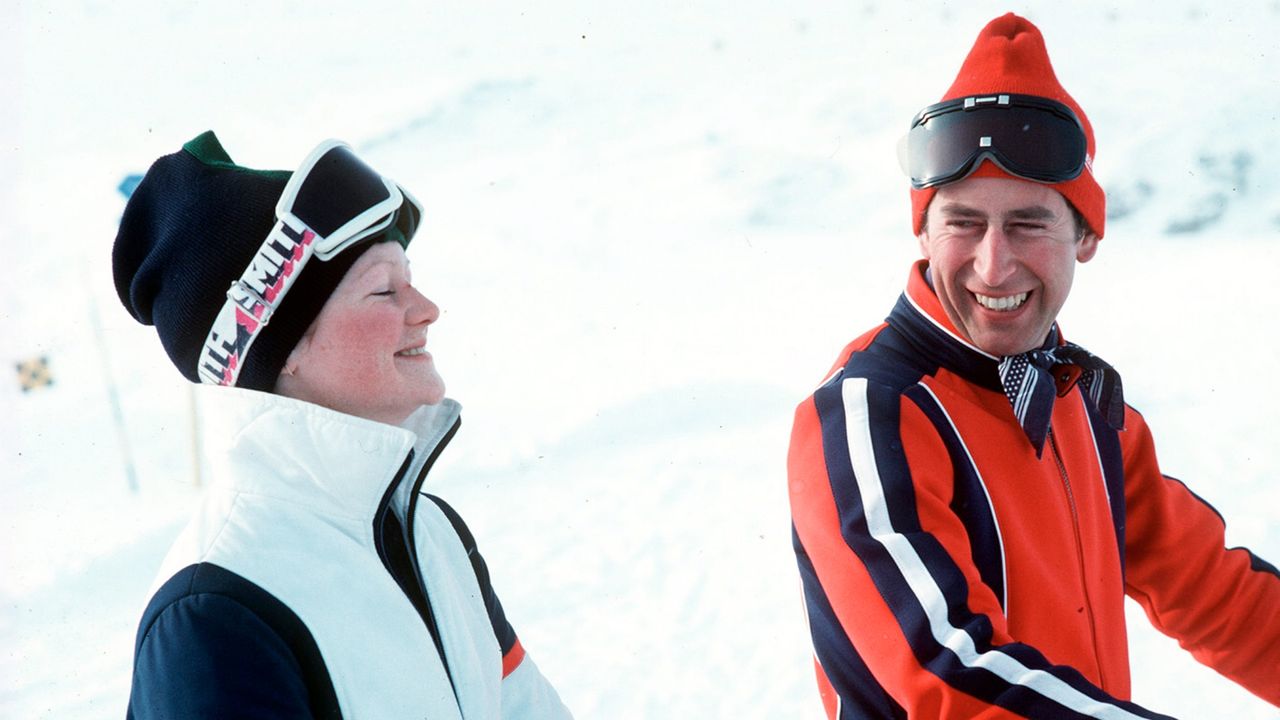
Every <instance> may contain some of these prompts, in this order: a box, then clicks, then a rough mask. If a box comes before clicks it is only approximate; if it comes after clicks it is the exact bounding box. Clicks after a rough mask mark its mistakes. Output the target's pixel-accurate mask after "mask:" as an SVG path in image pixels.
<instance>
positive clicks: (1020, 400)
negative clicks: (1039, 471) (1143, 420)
mask: <svg viewBox="0 0 1280 720" xmlns="http://www.w3.org/2000/svg"><path fill="white" fill-rule="evenodd" d="M1070 366H1074V367H1075V368H1078V370H1079V373H1080V379H1079V382H1080V387H1082V388H1083V389H1084V393H1085V395H1087V396H1088V397H1089V399H1090V400H1091V401H1092V402H1093V405H1094V407H1096V408H1098V411H1099V412H1101V413H1102V417H1103V419H1104V420H1106V422H1107V425H1109V426H1110V427H1111V428H1112V429H1114V430H1123V429H1124V391H1123V389H1122V388H1121V385H1120V373H1118V372H1116V369H1115V368H1113V367H1111V366H1110V365H1108V364H1107V363H1106V361H1104V360H1103V359H1102V358H1099V357H1097V356H1096V355H1094V354H1093V353H1090V352H1089V351H1088V350H1085V349H1084V348H1082V347H1080V346H1079V345H1075V344H1072V343H1066V344H1064V345H1059V346H1057V347H1052V348H1049V349H1044V350H1032V351H1031V352H1025V353H1022V354H1021V355H1007V356H1005V357H1003V358H1001V360H1000V383H1001V384H1002V385H1004V394H1005V396H1006V397H1008V398H1009V403H1010V404H1011V405H1013V414H1014V417H1016V418H1017V419H1018V423H1019V424H1020V425H1022V429H1023V431H1024V432H1026V434H1027V439H1028V440H1030V441H1031V444H1032V445H1033V446H1035V449H1036V456H1037V457H1039V456H1040V454H1041V453H1042V452H1043V451H1044V441H1045V438H1046V437H1047V436H1048V434H1049V421H1050V419H1051V418H1052V416H1053V401H1054V399H1055V398H1056V397H1057V395H1058V386H1057V383H1056V381H1055V375H1063V376H1064V377H1063V379H1064V380H1067V381H1069V380H1070V378H1071V375H1072V372H1070ZM1064 371H1066V372H1064ZM1064 393H1065V390H1064Z"/></svg>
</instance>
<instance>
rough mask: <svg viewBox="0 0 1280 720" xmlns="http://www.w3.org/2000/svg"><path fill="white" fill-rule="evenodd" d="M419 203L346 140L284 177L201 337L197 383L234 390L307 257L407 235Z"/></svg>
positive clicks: (322, 148) (328, 145)
mask: <svg viewBox="0 0 1280 720" xmlns="http://www.w3.org/2000/svg"><path fill="white" fill-rule="evenodd" d="M421 217H422V205H421V204H419V203H418V201H417V200H416V199H415V198H414V197H413V196H412V195H410V194H409V192H408V191H406V190H405V189H404V188H402V187H400V186H399V185H397V184H396V183H395V182H392V181H391V180H389V179H388V178H386V177H383V176H382V175H381V174H379V173H378V172H377V171H375V170H374V169H373V168H371V167H369V166H368V165H366V164H365V163H364V161H362V160H361V159H360V158H358V157H356V154H355V153H354V152H353V151H352V150H351V147H350V146H348V145H347V144H346V143H343V142H341V141H338V140H326V141H325V142H323V143H321V144H320V145H319V146H318V147H316V149H315V150H312V151H311V154H309V155H307V158H306V159H305V160H303V161H302V165H301V166H300V167H299V168H298V169H297V171H295V172H294V173H293V175H292V176H291V177H290V178H289V182H288V183H287V184H286V185H285V187H284V192H283V193H281V195H280V201H279V202H278V203H277V204H276V223H275V226H274V227H272V229H271V232H270V233H268V234H267V237H266V239H265V240H264V241H263V242H262V245H261V247H259V248H258V251H257V253H255V254H254V256H253V259H252V260H251V261H250V262H249V265H248V266H247V267H246V268H245V269H244V272H243V273H242V274H241V275H240V277H239V279H237V280H236V281H235V282H233V283H231V287H230V289H228V290H227V300H226V302H225V303H224V304H223V306H222V309H221V310H220V311H219V313H218V316H217V318H216V319H215V320H214V322H213V327H212V328H211V329H210V330H209V336H208V337H207V338H206V339H205V343H204V349H203V350H202V351H201V354H200V365H199V368H198V373H199V375H200V379H201V381H202V382H205V383H208V384H212V385H235V384H236V378H237V377H238V376H239V374H240V369H241V368H243V367H244V359H245V357H246V356H247V355H248V353H249V348H250V347H251V346H252V345H253V341H254V340H255V339H257V337H258V336H259V335H260V334H261V333H262V330H263V328H265V327H266V326H267V323H269V322H270V321H271V315H272V314H273V313H274V312H275V311H276V309H277V308H279V307H280V303H281V302H282V301H283V300H284V297H285V295H286V294H287V293H288V292H289V288H291V287H292V286H293V284H294V281H296V280H297V279H298V276H299V275H300V274H301V272H302V268H303V267H304V266H305V265H306V264H307V263H308V262H311V261H312V260H316V261H319V262H324V261H327V260H329V259H331V258H333V257H334V256H335V255H337V254H338V253H340V252H342V251H343V250H346V249H347V248H349V247H351V246H353V245H355V244H357V243H359V242H361V241H362V240H368V239H371V238H374V237H376V236H377V235H379V234H381V233H384V232H386V231H387V230H388V229H390V228H391V227H392V226H393V225H394V226H395V228H396V229H397V230H398V231H399V232H400V233H401V234H402V236H403V237H405V238H411V237H413V234H414V232H416V230H417V226H418V221H419V219H420V218H421Z"/></svg>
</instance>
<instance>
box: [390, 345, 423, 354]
mask: <svg viewBox="0 0 1280 720" xmlns="http://www.w3.org/2000/svg"><path fill="white" fill-rule="evenodd" d="M426 352H427V346H426V345H423V346H422V347H416V348H413V349H411V350H401V351H400V352H398V353H396V354H397V355H406V356H412V355H425V354H426Z"/></svg>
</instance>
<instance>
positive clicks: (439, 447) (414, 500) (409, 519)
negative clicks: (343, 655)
mask: <svg viewBox="0 0 1280 720" xmlns="http://www.w3.org/2000/svg"><path fill="white" fill-rule="evenodd" d="M461 426H462V418H456V419H455V420H454V421H453V425H452V426H451V427H450V428H449V430H448V432H446V433H445V434H444V437H442V438H440V442H438V443H436V447H435V449H434V450H432V451H431V455H430V456H428V457H427V461H426V462H424V463H423V464H422V470H420V471H418V477H416V478H414V481H413V492H411V493H410V494H409V506H408V507H407V508H405V522H404V525H403V531H404V543H405V549H406V550H408V552H409V565H410V567H412V568H413V581H414V582H415V583H417V584H418V587H419V588H421V589H422V597H423V598H426V600H427V617H425V618H423V620H424V621H425V622H426V623H427V628H428V629H429V630H430V631H431V638H432V639H433V640H435V644H436V650H437V651H438V652H439V653H440V662H441V664H443V665H444V673H445V675H447V676H448V677H449V686H450V687H452V688H453V699H454V700H455V701H456V702H457V703H458V712H459V714H461V712H462V701H461V699H460V698H459V697H458V684H457V683H456V682H454V680H453V671H452V670H450V669H449V659H448V657H447V656H446V655H445V652H444V637H443V636H442V635H441V634H440V627H439V625H437V624H436V618H435V611H434V610H433V609H432V608H431V596H430V595H429V594H428V593H427V582H426V578H424V577H423V576H422V565H421V564H419V563H418V545H417V543H416V542H414V534H413V531H414V526H415V525H416V522H415V520H416V519H417V510H418V496H419V495H420V494H421V491H422V485H423V482H424V481H426V479H427V473H428V472H429V471H430V470H431V467H432V466H433V465H435V464H436V459H437V458H439V457H440V453H441V452H442V451H443V450H444V448H445V446H446V445H448V444H449V441H450V440H452V439H453V436H454V435H455V434H457V432H458V428H459V427H461Z"/></svg>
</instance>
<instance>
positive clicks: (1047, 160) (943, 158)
mask: <svg viewBox="0 0 1280 720" xmlns="http://www.w3.org/2000/svg"><path fill="white" fill-rule="evenodd" d="M898 159H899V161H900V162H901V164H902V167H903V169H904V170H906V172H907V174H908V175H909V176H911V187H913V188H915V189H917V190H922V189H924V188H929V187H935V186H938V185H945V184H946V183H950V182H955V181H957V180H961V179H963V178H965V177H967V176H968V175H969V174H970V173H972V172H973V171H974V170H976V169H977V168H978V166H979V165H980V164H981V163H982V161H983V160H990V161H992V162H994V163H995V164H996V165H999V166H1000V167H1001V168H1002V169H1003V170H1005V172H1008V173H1009V174H1011V175H1014V176H1017V177H1020V178H1025V179H1027V180H1034V181H1036V182H1043V183H1059V182H1066V181H1067V180H1073V179H1075V178H1077V177H1079V176H1080V173H1082V172H1084V169H1085V167H1086V165H1087V164H1088V162H1089V160H1088V145H1087V140H1086V138H1085V134H1084V126H1083V125H1082V124H1081V123H1080V119H1079V118H1078V117H1076V114H1075V113H1074V112H1073V111H1072V110H1071V108H1069V107H1067V106H1066V105H1064V104H1062V103H1060V102H1057V101H1054V100H1050V99H1048V98H1042V97H1036V96H1033V95H1012V94H1008V95H1005V94H995V95H976V96H970V97H965V98H956V99H955V100H947V101H945V102H940V103H937V104H935V105H930V106H929V107H927V108H925V109H924V110H921V111H920V112H919V113H917V114H916V116H915V118H914V119H913V120H912V121H911V130H909V131H908V132H907V135H906V137H905V138H903V142H902V143H900V144H899V157H898Z"/></svg>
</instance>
